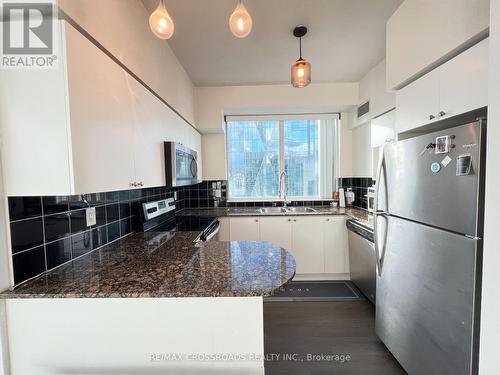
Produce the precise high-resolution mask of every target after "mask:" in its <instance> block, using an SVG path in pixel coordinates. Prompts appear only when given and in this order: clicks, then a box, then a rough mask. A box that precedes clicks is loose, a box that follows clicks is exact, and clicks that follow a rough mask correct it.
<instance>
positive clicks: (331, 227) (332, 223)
mask: <svg viewBox="0 0 500 375" xmlns="http://www.w3.org/2000/svg"><path fill="white" fill-rule="evenodd" d="M345 222H346V217H345V216H332V217H327V218H326V219H325V222H324V223H323V239H324V241H325V242H324V247H325V273H344V274H345V273H349V250H348V249H349V248H348V246H349V245H348V242H347V229H346V226H345Z"/></svg>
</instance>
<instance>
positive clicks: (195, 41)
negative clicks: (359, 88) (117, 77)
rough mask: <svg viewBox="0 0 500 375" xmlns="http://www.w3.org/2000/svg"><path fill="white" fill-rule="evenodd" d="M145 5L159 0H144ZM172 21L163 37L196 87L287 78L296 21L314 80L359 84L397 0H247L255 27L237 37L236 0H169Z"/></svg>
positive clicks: (381, 48)
mask: <svg viewBox="0 0 500 375" xmlns="http://www.w3.org/2000/svg"><path fill="white" fill-rule="evenodd" d="M142 1H143V2H144V5H145V6H146V8H147V9H148V11H152V10H154V9H155V8H156V6H157V5H158V2H159V0H142ZM165 3H166V6H167V9H168V11H169V13H170V15H171V16H172V18H173V20H174V22H175V33H174V35H173V37H172V38H171V39H170V40H169V41H168V43H169V44H170V46H171V48H172V49H173V51H174V53H175V55H176V56H177V58H178V59H179V61H180V62H181V64H182V65H183V66H184V68H185V69H186V71H187V73H188V74H189V76H190V77H191V80H192V81H193V83H194V85H195V86H225V85H254V84H255V85H256V84H273V83H287V82H289V81H290V65H291V63H292V62H294V61H295V60H296V59H297V58H298V40H297V39H296V38H295V37H293V35H292V29H293V27H294V26H296V25H299V24H303V25H306V26H307V27H308V28H309V33H308V34H307V35H306V36H305V37H304V38H303V43H302V47H303V48H302V50H303V57H305V58H307V59H308V60H309V61H310V62H311V64H312V79H313V82H356V81H359V80H360V79H361V78H362V77H363V76H364V75H365V74H366V73H367V72H368V71H369V70H370V69H371V68H372V67H373V66H375V65H376V64H377V63H378V62H380V61H381V60H382V59H383V58H384V56H385V24H386V21H387V20H388V19H389V17H390V16H391V15H392V14H393V13H394V11H395V10H396V9H397V7H398V6H399V5H400V4H401V3H402V0H244V4H245V6H246V8H247V9H248V11H249V12H250V14H251V16H252V19H253V29H252V32H251V33H250V35H249V36H248V37H246V38H244V39H238V38H236V37H234V36H233V35H232V34H231V32H230V30H229V26H228V19H229V16H230V14H231V13H232V11H233V9H234V8H235V6H236V3H237V1H236V0H166V1H165Z"/></svg>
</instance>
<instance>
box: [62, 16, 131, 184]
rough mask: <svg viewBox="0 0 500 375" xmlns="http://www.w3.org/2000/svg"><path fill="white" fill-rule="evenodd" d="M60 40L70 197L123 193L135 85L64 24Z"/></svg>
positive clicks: (127, 179)
mask: <svg viewBox="0 0 500 375" xmlns="http://www.w3.org/2000/svg"><path fill="white" fill-rule="evenodd" d="M66 40H67V43H66V44H67V61H68V62H67V70H68V73H67V74H68V89H69V104H70V116H69V117H70V123H71V140H72V149H71V151H72V161H73V175H74V192H75V193H91V192H99V191H110V190H123V189H129V185H130V183H132V182H133V181H134V178H135V176H134V157H133V155H134V153H133V144H134V142H133V126H132V121H133V119H134V111H133V102H132V95H131V93H130V90H129V89H130V85H133V83H134V82H135V80H133V79H132V78H131V77H129V76H128V75H127V74H126V73H125V72H124V71H123V70H122V69H121V68H120V67H119V66H118V65H117V64H116V63H115V62H113V61H112V60H111V59H110V58H109V57H108V56H106V55H105V54H104V53H103V52H102V51H101V50H99V49H98V48H96V47H95V46H94V45H93V44H92V43H90V42H89V41H88V40H87V39H86V38H85V37H83V36H82V35H81V34H80V33H79V32H78V31H76V30H75V29H74V28H73V27H72V26H70V25H67V24H66Z"/></svg>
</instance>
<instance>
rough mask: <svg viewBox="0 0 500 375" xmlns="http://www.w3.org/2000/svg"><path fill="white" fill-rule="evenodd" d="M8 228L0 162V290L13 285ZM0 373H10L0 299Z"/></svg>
mask: <svg viewBox="0 0 500 375" xmlns="http://www.w3.org/2000/svg"><path fill="white" fill-rule="evenodd" d="M7 228H8V226H7V197H6V196H5V193H4V187H3V174H2V163H1V162H0V290H5V289H7V288H9V287H10V286H11V285H12V283H11V278H10V275H11V272H10V264H11V263H10V249H9V246H8V243H7V241H8V238H9V236H8V234H7ZM0 374H1V375H7V374H9V352H8V341H7V325H6V315H5V301H3V300H2V301H0Z"/></svg>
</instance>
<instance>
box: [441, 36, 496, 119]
mask: <svg viewBox="0 0 500 375" xmlns="http://www.w3.org/2000/svg"><path fill="white" fill-rule="evenodd" d="M488 61H489V39H485V40H483V41H482V42H480V43H478V44H476V45H475V46H473V47H471V48H469V49H468V50H467V51H465V52H463V53H462V54H460V55H458V56H457V57H455V58H454V59H452V60H450V61H448V62H447V63H446V64H444V65H443V66H441V68H440V69H439V82H440V86H439V110H440V111H442V112H444V115H443V118H445V117H451V116H455V115H458V114H461V113H465V112H468V111H472V110H474V109H477V108H481V107H485V106H487V105H488Z"/></svg>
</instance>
